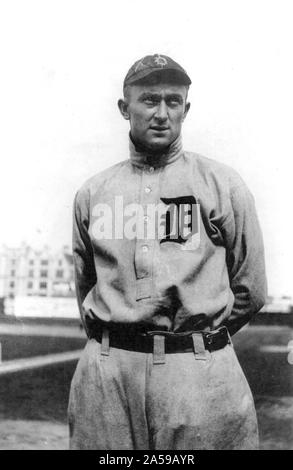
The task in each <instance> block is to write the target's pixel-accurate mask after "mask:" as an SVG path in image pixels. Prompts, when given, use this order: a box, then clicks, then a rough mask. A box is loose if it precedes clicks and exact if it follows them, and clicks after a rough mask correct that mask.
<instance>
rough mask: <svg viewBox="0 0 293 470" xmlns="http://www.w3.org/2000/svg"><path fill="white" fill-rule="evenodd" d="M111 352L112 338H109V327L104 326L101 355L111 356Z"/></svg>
mask: <svg viewBox="0 0 293 470" xmlns="http://www.w3.org/2000/svg"><path fill="white" fill-rule="evenodd" d="M109 354H110V340H109V329H108V328H106V327H103V334H102V342H101V355H102V356H109Z"/></svg>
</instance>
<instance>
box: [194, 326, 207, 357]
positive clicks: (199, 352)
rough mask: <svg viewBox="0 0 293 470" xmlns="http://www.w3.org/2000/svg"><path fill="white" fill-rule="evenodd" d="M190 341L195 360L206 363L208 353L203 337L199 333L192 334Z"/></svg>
mask: <svg viewBox="0 0 293 470" xmlns="http://www.w3.org/2000/svg"><path fill="white" fill-rule="evenodd" d="M192 341H193V348H194V354H195V359H198V360H201V361H206V360H207V358H208V351H207V350H206V348H205V344H204V341H203V335H202V334H201V333H200V334H199V333H192Z"/></svg>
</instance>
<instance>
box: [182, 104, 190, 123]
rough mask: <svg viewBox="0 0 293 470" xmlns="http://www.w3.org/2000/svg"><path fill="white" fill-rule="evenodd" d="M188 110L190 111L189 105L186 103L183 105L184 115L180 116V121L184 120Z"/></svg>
mask: <svg viewBox="0 0 293 470" xmlns="http://www.w3.org/2000/svg"><path fill="white" fill-rule="evenodd" d="M189 110H190V103H186V104H185V110H184V114H183V116H182V121H184V119H185V118H186V116H187V113H188V111H189Z"/></svg>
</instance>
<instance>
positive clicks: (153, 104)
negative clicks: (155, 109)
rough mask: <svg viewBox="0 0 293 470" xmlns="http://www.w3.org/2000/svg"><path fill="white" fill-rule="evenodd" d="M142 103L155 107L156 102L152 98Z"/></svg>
mask: <svg viewBox="0 0 293 470" xmlns="http://www.w3.org/2000/svg"><path fill="white" fill-rule="evenodd" d="M144 103H145V104H148V105H152V106H155V105H156V104H157V103H158V101H156V100H153V99H152V98H145V100H144Z"/></svg>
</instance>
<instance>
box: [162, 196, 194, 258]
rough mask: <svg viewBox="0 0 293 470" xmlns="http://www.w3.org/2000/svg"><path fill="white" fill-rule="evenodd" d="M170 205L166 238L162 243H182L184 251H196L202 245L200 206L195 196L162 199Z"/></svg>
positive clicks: (166, 215) (167, 212) (166, 216)
mask: <svg viewBox="0 0 293 470" xmlns="http://www.w3.org/2000/svg"><path fill="white" fill-rule="evenodd" d="M161 201H162V202H163V203H164V204H166V205H168V208H167V211H166V214H165V221H164V222H165V227H166V231H165V237H164V238H162V239H161V240H160V243H166V242H174V243H180V244H181V248H182V250H196V249H197V248H198V247H199V244H200V210H199V209H200V206H199V204H198V203H197V201H196V199H195V197H194V196H181V197H175V198H161Z"/></svg>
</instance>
